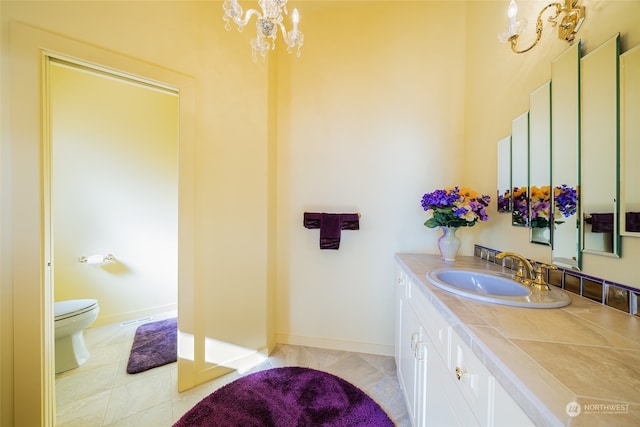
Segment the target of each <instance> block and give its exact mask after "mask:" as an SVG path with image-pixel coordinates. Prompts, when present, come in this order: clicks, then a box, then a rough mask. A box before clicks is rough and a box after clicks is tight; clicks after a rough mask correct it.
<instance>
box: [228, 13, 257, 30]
mask: <svg viewBox="0 0 640 427" xmlns="http://www.w3.org/2000/svg"><path fill="white" fill-rule="evenodd" d="M253 15H256V16H257V17H258V19H260V18H262V15H261V14H260V12H258V11H257V10H255V9H247V12H246V13H245V14H244V19H240V18H234V19H233V20H234V22H235V23H236V24H237V25H238V28H243V27H245V26H246V25H247V24H248V23H249V21H250V20H251V17H252V16H253Z"/></svg>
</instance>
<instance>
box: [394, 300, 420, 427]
mask: <svg viewBox="0 0 640 427" xmlns="http://www.w3.org/2000/svg"><path fill="white" fill-rule="evenodd" d="M399 332H400V333H399V337H400V339H399V345H398V349H397V351H398V362H397V363H398V380H399V382H400V386H401V387H402V390H403V392H404V395H405V401H406V402H407V410H408V411H409V417H410V418H411V420H413V422H414V425H415V422H416V416H417V414H416V410H417V408H418V405H419V398H420V396H419V394H420V393H419V391H420V390H419V387H418V384H417V380H418V376H419V369H420V366H419V365H420V360H418V358H417V357H416V354H417V352H419V351H420V348H419V346H420V345H421V341H422V331H421V326H420V322H419V321H418V317H417V316H416V314H415V313H414V311H413V309H412V308H411V305H410V304H409V303H408V301H407V300H401V301H400V331H399Z"/></svg>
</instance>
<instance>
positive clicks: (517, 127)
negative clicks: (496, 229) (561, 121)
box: [511, 112, 529, 227]
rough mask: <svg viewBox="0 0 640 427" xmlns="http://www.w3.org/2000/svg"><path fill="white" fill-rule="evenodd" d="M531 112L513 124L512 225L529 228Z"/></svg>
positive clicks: (516, 119)
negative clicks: (528, 190)
mask: <svg viewBox="0 0 640 427" xmlns="http://www.w3.org/2000/svg"><path fill="white" fill-rule="evenodd" d="M528 168H529V112H526V113H524V114H521V115H520V116H518V117H516V118H515V119H513V121H512V123H511V187H512V191H511V196H512V197H511V224H512V225H514V226H518V227H528V226H529V198H528V192H527V185H528V184H529V183H528V181H529V179H528V178H529V177H528V175H529V171H528Z"/></svg>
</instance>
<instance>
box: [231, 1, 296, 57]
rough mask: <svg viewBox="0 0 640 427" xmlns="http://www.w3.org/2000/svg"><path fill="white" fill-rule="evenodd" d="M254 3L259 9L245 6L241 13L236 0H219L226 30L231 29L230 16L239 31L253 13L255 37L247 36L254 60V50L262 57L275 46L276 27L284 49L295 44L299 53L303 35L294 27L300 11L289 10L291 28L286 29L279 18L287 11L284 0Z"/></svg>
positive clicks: (291, 47) (289, 48) (288, 50)
mask: <svg viewBox="0 0 640 427" xmlns="http://www.w3.org/2000/svg"><path fill="white" fill-rule="evenodd" d="M258 5H259V6H260V8H261V9H262V13H260V12H259V11H257V10H256V9H249V10H247V13H246V14H245V16H244V18H243V17H242V13H243V10H242V7H241V6H240V4H238V0H225V2H224V3H223V4H222V9H223V10H224V17H223V18H222V19H224V21H225V22H226V24H225V26H224V27H225V28H226V29H227V31H229V30H231V22H230V21H231V20H233V22H235V23H236V25H237V26H238V31H242V30H243V29H244V27H245V25H247V23H248V22H249V20H250V19H251V17H252V16H253V15H256V16H257V21H256V29H257V31H256V38H254V39H251V51H252V52H251V54H252V56H253V60H254V62H255V61H256V60H257V56H256V54H260V56H261V57H262V59H263V60H264V59H265V57H266V54H267V51H268V50H269V49H272V50H273V49H275V48H276V37H277V35H278V28H280V31H281V32H282V38H283V39H284V41H285V43H286V44H287V52H289V53H291V52H292V51H293V48H294V47H296V48H297V52H296V56H298V57H299V56H300V48H301V47H302V43H304V35H303V34H302V32H301V31H299V30H298V22H299V21H300V14H299V13H298V9H293V12H292V13H291V21H292V22H293V29H292V30H291V31H289V32H287V30H286V29H285V27H284V23H283V22H282V21H283V19H284V16H283V15H287V14H288V12H287V0H258Z"/></svg>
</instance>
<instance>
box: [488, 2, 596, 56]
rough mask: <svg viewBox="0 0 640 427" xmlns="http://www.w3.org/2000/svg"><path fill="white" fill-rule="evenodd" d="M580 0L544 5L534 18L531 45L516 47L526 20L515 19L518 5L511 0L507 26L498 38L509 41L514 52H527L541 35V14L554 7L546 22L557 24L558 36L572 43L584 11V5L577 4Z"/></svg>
mask: <svg viewBox="0 0 640 427" xmlns="http://www.w3.org/2000/svg"><path fill="white" fill-rule="evenodd" d="M579 1H580V0H564V4H563V3H558V2H556V3H550V4H548V5H546V6H545V7H544V8H542V10H541V11H540V13H538V18H537V19H536V39H535V41H534V42H533V44H531V46H529V47H527V48H524V49H518V46H517V45H518V38H519V37H520V34H521V33H522V32H523V31H524V30H525V28H526V26H527V20H526V19H522V20H516V17H517V15H518V5H517V4H516V2H515V0H511V2H510V3H509V7H508V8H507V16H508V17H509V26H508V27H507V28H506V29H505V30H504V31H503V32H502V33H500V34H499V35H498V40H500V41H501V42H503V43H507V42H509V44H510V45H511V50H513V51H514V52H515V53H524V52H528V51H530V50H531V49H533V47H534V46H535V45H537V44H538V42H539V41H540V37H542V29H543V22H542V15H543V14H544V13H545V12H546V11H547V10H548V9H555V14H554V15H552V16H550V17H549V18H548V19H547V22H549V23H551V25H552V26H554V27H555V26H557V25H558V24H560V25H559V26H558V38H560V39H562V40H566V41H567V42H569V43H570V44H571V43H573V39H574V38H575V35H576V33H577V32H578V30H580V27H581V26H582V22H583V21H584V13H585V7H584V6H578V3H579ZM562 13H564V16H563V17H562V20H561V21H560V22H558V21H557V19H558V17H559V16H560V14H562Z"/></svg>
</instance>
